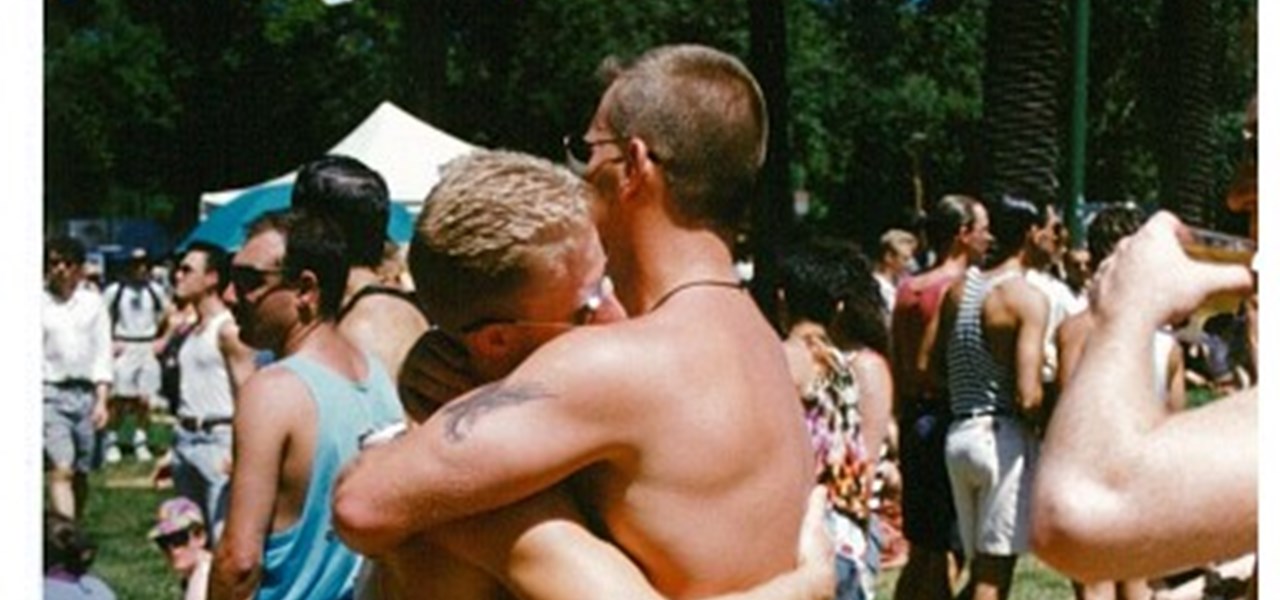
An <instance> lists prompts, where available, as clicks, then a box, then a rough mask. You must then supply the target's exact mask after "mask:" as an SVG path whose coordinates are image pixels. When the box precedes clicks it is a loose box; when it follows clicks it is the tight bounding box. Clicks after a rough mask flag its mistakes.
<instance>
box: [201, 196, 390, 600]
mask: <svg viewBox="0 0 1280 600" xmlns="http://www.w3.org/2000/svg"><path fill="white" fill-rule="evenodd" d="M341 239H342V236H341V235H339V234H338V233H337V232H336V231H335V230H334V229H333V228H332V226H331V224H330V223H329V222H328V221H327V220H325V219H320V218H315V217H310V218H303V217H302V216H301V215H299V214H297V213H289V214H279V213H276V214H270V215H267V216H265V217H263V218H262V219H260V220H259V221H257V222H256V223H255V224H254V225H253V226H252V227H251V228H250V234H249V239H248V240H247V241H246V243H245V245H244V248H242V249H241V250H240V252H238V253H237V254H236V256H235V258H234V259H233V262H232V265H231V271H230V273H231V277H230V285H229V286H228V287H227V290H226V293H225V295H224V296H225V297H224V299H225V300H226V301H227V302H228V304H230V305H231V307H232V310H233V311H234V312H235V315H236V321H237V322H239V324H240V337H241V339H242V340H244V342H245V343H247V344H249V345H250V346H253V347H255V348H260V349H270V350H272V351H274V352H275V354H276V355H277V356H279V357H280V360H279V361H277V362H275V363H273V364H272V365H271V366H269V367H266V368H264V369H262V370H260V371H258V372H257V373H255V374H254V375H253V376H252V377H250V378H249V380H248V382H246V383H245V386H244V387H243V388H242V389H241V390H240V396H239V398H238V404H237V406H236V413H235V423H234V430H235V441H234V451H235V461H234V464H233V467H232V468H233V471H232V474H231V506H230V509H229V510H228V513H227V521H226V527H225V530H224V531H223V536H222V539H221V541H220V542H219V543H218V547H217V549H216V553H215V556H214V563H213V573H212V576H211V579H210V586H209V587H210V597H211V598H214V599H215V600H216V599H225V598H235V599H237V600H238V599H242V598H250V597H256V598H262V599H273V598H308V599H314V600H326V599H331V598H332V599H336V598H342V597H346V596H347V595H349V594H350V592H351V591H352V588H353V585H352V583H353V580H354V577H355V573H356V570H357V568H358V567H359V563H360V559H359V557H358V556H356V555H355V554H354V553H353V552H351V550H350V549H348V548H347V547H346V546H344V545H343V544H342V542H341V541H339V540H338V539H337V537H336V536H335V535H333V530H332V519H331V518H330V502H329V499H330V496H331V492H332V490H333V482H334V479H335V478H336V477H337V474H338V469H339V468H340V467H341V466H342V464H344V463H345V462H346V461H347V460H348V459H349V458H350V457H351V456H353V455H355V454H356V452H357V447H358V443H359V439H360V437H361V436H362V435H366V434H368V433H370V432H372V431H376V430H378V429H381V428H382V427H385V426H386V425H389V424H392V423H398V422H401V421H403V419H404V413H403V411H402V410H401V409H400V403H399V401H398V399H397V398H396V394H395V387H394V384H393V383H392V381H391V378H390V377H389V376H388V375H387V373H386V371H385V369H383V368H382V365H381V363H380V362H378V360H377V359H375V358H373V356H372V354H371V353H368V352H363V351H361V350H360V349H359V348H357V347H356V346H355V345H354V344H353V343H352V342H350V341H349V340H348V339H347V338H346V337H344V336H343V335H341V334H339V333H338V331H337V328H336V327H335V326H334V324H333V319H334V316H335V315H336V314H337V311H338V307H339V305H340V302H341V301H342V290H343V287H344V285H345V283H346V281H347V261H346V248H345V247H344V245H343V243H342V242H341Z"/></svg>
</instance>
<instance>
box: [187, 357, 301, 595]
mask: <svg viewBox="0 0 1280 600" xmlns="http://www.w3.org/2000/svg"><path fill="white" fill-rule="evenodd" d="M280 375H281V374H280V373H274V372H264V373H263V374H262V376H260V377H258V378H255V379H253V380H251V381H250V382H249V383H248V384H247V385H246V386H245V388H244V390H243V394H242V396H241V398H240V400H239V405H238V406H237V408H236V414H235V423H234V425H233V426H234V428H235V437H234V442H233V447H232V450H233V453H234V454H233V456H234V460H233V461H232V472H231V492H230V493H231V503H230V507H229V508H228V511H227V520H226V525H225V526H224V529H223V533H222V538H221V539H220V540H219V541H218V547H217V549H216V552H215V554H214V558H213V567H212V572H211V574H210V577H209V598H210V599H211V600H222V599H235V600H239V599H242V598H251V597H253V595H254V593H255V592H256V590H257V589H258V585H259V583H260V582H261V580H262V554H263V547H264V543H265V541H266V538H267V535H269V534H270V532H271V522H272V517H273V515H274V510H275V503H276V494H277V492H278V490H279V481H280V473H281V463H282V462H283V460H284V450H285V445H286V444H287V443H288V440H289V436H288V425H287V423H289V422H290V421H291V420H293V419H295V418H297V417H296V415H292V416H291V415H290V414H289V413H291V412H294V410H295V409H294V407H295V406H297V404H296V403H292V402H286V401H283V397H284V394H280V393H279V390H278V389H272V388H279V386H280V385H281V383H282V382H281V381H280V379H281V377H280Z"/></svg>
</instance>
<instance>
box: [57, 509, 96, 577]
mask: <svg viewBox="0 0 1280 600" xmlns="http://www.w3.org/2000/svg"><path fill="white" fill-rule="evenodd" d="M97 554H98V546H97V544H94V543H93V540H92V539H90V538H89V536H88V534H86V533H85V532H84V531H83V530H81V529H80V527H79V526H77V525H76V522H75V521H73V520H71V519H69V518H67V517H66V516H63V515H62V514H59V513H56V512H53V511H49V510H46V511H45V512H44V572H45V573H48V572H49V571H50V570H52V569H55V568H61V569H63V570H65V571H67V572H68V573H71V574H72V575H75V576H76V577H79V576H81V575H84V574H85V573H87V572H89V567H91V566H93V559H94V558H95V557H96V556H97Z"/></svg>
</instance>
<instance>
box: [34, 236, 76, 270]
mask: <svg viewBox="0 0 1280 600" xmlns="http://www.w3.org/2000/svg"><path fill="white" fill-rule="evenodd" d="M54 252H57V253H58V255H60V256H62V258H66V259H69V260H71V262H73V263H75V264H77V265H82V264H84V259H85V249H84V244H83V243H81V242H80V240H77V239H76V238H73V237H71V236H69V235H59V236H56V237H52V238H49V241H47V242H45V245H44V257H45V258H46V259H47V258H49V255H50V254H53V253H54Z"/></svg>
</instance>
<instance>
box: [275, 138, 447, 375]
mask: <svg viewBox="0 0 1280 600" xmlns="http://www.w3.org/2000/svg"><path fill="white" fill-rule="evenodd" d="M292 204H293V206H296V207H298V208H301V209H305V210H308V211H311V212H312V213H314V214H317V215H320V216H323V217H327V218H329V219H332V220H333V222H334V223H335V224H336V225H337V227H338V228H339V229H340V230H341V231H342V236H343V240H344V241H345V242H346V245H347V252H348V254H349V255H350V260H351V274H350V275H348V276H347V287H346V290H345V291H344V292H343V295H342V308H340V309H339V310H338V315H337V325H338V331H339V332H340V333H342V334H343V335H345V336H347V337H348V338H349V339H350V340H351V341H353V342H355V344H356V345H357V346H359V347H360V348H362V349H364V350H365V351H368V352H372V353H373V355H374V356H376V357H378V359H379V360H381V361H382V364H383V366H384V367H386V369H387V372H389V373H390V374H391V377H392V378H393V380H394V378H396V377H397V376H398V375H399V373H400V367H401V365H402V364H403V363H404V357H405V355H407V354H408V353H409V348H411V347H413V343H414V342H415V341H417V339H418V337H419V336H421V335H422V333H423V332H425V331H426V330H427V319H426V317H424V316H423V315H422V312H421V311H419V310H418V307H417V305H416V304H415V303H414V300H413V296H412V295H411V294H409V293H408V292H406V291H404V290H401V289H399V288H393V287H388V286H386V285H384V284H383V283H382V275H381V274H380V272H379V268H380V267H381V265H382V257H383V250H384V242H385V241H386V239H387V220H388V219H389V218H390V214H391V213H390V206H391V199H390V193H389V192H388V190H387V184H386V182H385V181H384V180H383V179H382V176H381V175H379V174H378V173H377V171H374V170H373V169H371V168H369V167H368V166H366V165H365V164H364V163H362V162H360V161H358V160H356V159H354V158H351V157H349V156H341V155H331V156H325V157H323V158H320V159H317V160H314V161H312V162H309V163H307V164H305V165H303V166H302V168H301V169H299V171H298V178H297V180H296V181H295V182H294V184H293V199H292ZM420 283H426V282H420Z"/></svg>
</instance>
